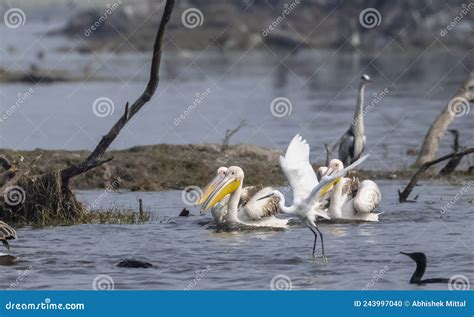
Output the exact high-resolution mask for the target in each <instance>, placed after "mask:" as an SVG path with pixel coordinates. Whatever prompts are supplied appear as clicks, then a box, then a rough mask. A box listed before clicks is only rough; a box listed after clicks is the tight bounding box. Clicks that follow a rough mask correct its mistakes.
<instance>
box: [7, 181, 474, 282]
mask: <svg viewBox="0 0 474 317" xmlns="http://www.w3.org/2000/svg"><path fill="white" fill-rule="evenodd" d="M400 186H401V185H400V184H393V183H390V182H381V189H382V192H383V195H384V200H383V205H382V207H381V209H382V211H383V212H384V214H383V216H382V217H381V222H380V223H361V224H354V223H352V224H351V223H344V224H342V223H341V224H330V223H321V224H320V228H321V230H322V232H323V233H324V235H325V245H326V253H327V254H328V256H329V264H328V265H327V266H324V265H322V263H321V262H320V263H319V264H318V265H316V266H313V264H312V260H311V246H312V241H313V240H312V239H313V236H312V234H311V233H310V232H309V231H308V230H307V229H306V228H304V227H299V226H296V227H292V228H290V229H288V230H286V231H284V232H232V233H225V232H219V233H217V232H215V231H214V230H212V229H210V228H209V226H208V225H203V223H206V221H205V220H209V217H210V215H206V216H199V212H198V210H197V209H193V208H191V211H192V213H193V214H194V215H195V216H192V217H188V218H179V217H176V215H177V214H178V213H179V211H180V210H181V209H182V207H183V203H182V201H181V198H180V197H181V194H180V192H177V191H169V192H161V193H141V192H133V193H131V192H120V193H110V194H109V195H107V196H106V197H105V199H104V200H102V207H103V208H107V207H110V206H112V205H118V206H124V207H135V208H136V206H138V198H142V199H143V201H144V205H145V209H148V210H149V211H151V212H152V213H153V215H154V217H153V219H155V220H153V221H151V222H150V223H147V224H144V225H79V226H71V227H55V228H44V229H31V228H23V229H20V230H18V236H19V240H17V241H14V242H12V249H11V253H12V254H15V255H18V256H20V257H21V258H22V261H21V262H20V263H18V264H17V265H16V266H13V267H0V274H1V276H2V279H1V280H0V288H8V287H10V284H11V283H14V282H15V281H16V279H17V278H18V276H21V275H22V274H24V272H25V270H27V269H28V268H29V267H30V266H31V269H30V271H29V273H28V274H27V277H26V278H25V279H24V280H22V282H21V283H19V284H18V285H17V286H16V288H18V289H71V288H72V289H91V288H92V282H93V280H94V278H95V277H96V276H97V275H99V274H107V275H109V276H111V277H112V278H113V280H114V283H115V288H116V289H184V288H186V287H188V285H189V283H191V282H192V281H193V280H194V279H195V278H196V276H198V275H199V274H200V272H202V271H203V270H205V269H207V268H208V269H207V273H206V274H205V276H203V277H202V278H201V279H199V282H198V283H196V285H195V286H194V289H269V288H270V281H271V279H272V278H273V277H274V276H275V275H278V274H284V275H287V276H288V277H289V278H290V279H291V281H292V285H293V287H294V288H295V289H308V288H310V289H362V288H364V287H365V286H366V285H367V284H368V283H369V282H370V281H371V280H372V279H373V278H374V277H373V276H374V274H375V273H377V272H380V271H381V270H384V273H383V274H382V275H383V276H382V277H380V278H377V280H376V281H375V283H374V285H373V286H372V288H373V289H447V287H446V285H443V284H431V285H426V286H422V287H419V286H413V285H409V284H408V283H407V282H408V280H409V278H410V276H411V274H412V273H413V270H414V263H413V262H412V261H411V260H410V259H408V258H407V257H405V256H401V255H399V254H398V252H399V251H402V250H403V251H408V252H410V251H422V252H425V253H426V254H427V256H428V262H429V265H428V270H427V273H426V276H427V277H448V278H449V277H450V276H452V275H454V274H463V275H465V276H467V277H468V278H469V279H470V280H471V281H472V280H473V278H474V270H473V266H472V261H473V256H472V252H471V249H470V242H472V237H471V233H470V228H471V224H472V221H473V220H474V219H473V214H472V212H468V211H470V210H472V202H471V203H469V197H462V198H461V199H460V200H459V201H457V202H456V204H455V205H454V207H453V208H452V209H451V210H449V211H448V212H446V213H445V214H441V213H440V212H439V210H440V209H441V207H442V206H444V205H445V204H446V203H447V199H448V198H450V197H454V195H455V194H456V193H457V192H458V191H459V188H458V187H451V186H445V185H435V186H427V187H424V188H422V189H419V191H420V192H421V195H420V199H421V201H420V202H419V203H414V204H403V205H400V204H398V203H397V197H396V189H397V188H399V187H400ZM101 193H102V192H101V191H85V192H80V193H79V194H80V197H81V199H84V200H86V201H88V202H92V201H94V200H95V199H96V198H97V196H98V195H100V194H101ZM441 197H443V198H441ZM423 201H432V202H433V203H431V204H426V203H424V202H423ZM431 207H433V208H435V209H437V210H432V208H431ZM166 217H170V218H171V221H160V220H159V219H163V218H166ZM318 252H319V254H320V250H318ZM129 257H132V258H136V259H141V260H144V261H148V262H150V263H152V264H153V265H154V268H151V269H126V268H118V267H116V266H115V264H116V263H117V262H119V261H120V260H122V259H124V258H129ZM374 272H375V273H374Z"/></svg>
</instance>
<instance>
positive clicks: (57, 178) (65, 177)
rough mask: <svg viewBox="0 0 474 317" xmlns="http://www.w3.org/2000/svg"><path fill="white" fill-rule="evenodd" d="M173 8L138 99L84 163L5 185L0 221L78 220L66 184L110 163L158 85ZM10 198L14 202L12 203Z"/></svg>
mask: <svg viewBox="0 0 474 317" xmlns="http://www.w3.org/2000/svg"><path fill="white" fill-rule="evenodd" d="M173 7H174V0H167V1H166V4H165V8H164V11H163V16H162V19H161V22H160V26H159V28H158V32H157V34H156V38H155V43H154V46H153V57H152V60H151V70H150V79H149V81H148V84H147V86H146V88H145V90H144V92H143V93H142V94H141V96H140V97H139V98H138V99H137V100H136V101H135V102H134V103H133V104H132V105H131V106H130V107H129V104H128V103H127V104H126V105H125V111H124V114H123V115H122V117H121V118H120V119H119V120H118V121H117V122H116V123H115V124H114V126H113V127H112V128H111V129H110V130H109V132H108V133H107V134H106V135H104V136H103V137H102V139H101V140H100V142H99V144H98V145H97V146H96V148H95V149H94V150H93V151H92V153H91V154H90V155H89V156H88V157H87V158H86V159H85V160H84V161H82V162H80V163H78V164H75V165H73V166H70V167H67V168H65V169H62V170H60V171H56V172H52V173H46V174H44V175H38V176H36V177H24V176H22V175H20V176H18V177H14V178H13V179H12V180H11V181H10V182H7V184H4V186H3V188H2V189H3V193H4V195H2V196H0V218H3V219H5V220H9V221H11V222H17V223H18V222H19V223H34V222H35V221H37V220H38V219H39V218H45V217H46V218H52V217H54V219H58V218H59V219H66V220H78V221H80V219H81V216H84V213H85V212H86V209H85V208H84V206H83V205H82V204H81V203H80V202H79V201H78V200H77V198H76V196H75V195H74V193H73V192H72V191H71V190H70V188H69V182H70V180H71V179H72V178H73V177H75V176H78V175H80V174H83V173H86V172H87V171H89V170H91V169H93V168H96V167H98V166H100V165H102V164H104V163H107V162H109V161H110V160H112V157H110V158H106V159H102V157H103V156H104V154H105V152H106V151H107V149H108V147H109V146H110V144H111V143H112V142H113V141H114V140H115V138H116V137H117V136H118V135H119V133H120V131H121V130H122V128H123V127H124V126H125V124H126V123H127V122H128V121H130V119H131V118H132V117H133V116H134V115H135V114H136V113H137V112H138V111H140V109H141V108H142V107H143V106H144V105H145V104H146V103H147V102H148V101H149V100H150V99H151V97H152V96H153V94H154V93H155V90H156V88H157V86H158V82H159V76H158V72H159V68H160V62H161V53H162V48H163V39H164V34H165V29H166V25H167V24H168V22H169V20H170V17H171V12H172V11H173ZM13 190H15V192H13ZM12 193H13V194H15V195H12ZM11 197H13V198H16V199H15V200H14V201H12V199H11ZM18 198H19V199H18Z"/></svg>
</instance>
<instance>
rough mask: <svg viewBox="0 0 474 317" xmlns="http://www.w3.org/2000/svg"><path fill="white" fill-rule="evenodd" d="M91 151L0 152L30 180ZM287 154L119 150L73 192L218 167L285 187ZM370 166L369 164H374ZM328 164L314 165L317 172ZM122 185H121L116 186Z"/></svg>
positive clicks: (170, 184) (203, 173)
mask: <svg viewBox="0 0 474 317" xmlns="http://www.w3.org/2000/svg"><path fill="white" fill-rule="evenodd" d="M89 153H90V152H89V151H64V150H41V149H36V150H32V151H14V150H9V149H0V155H3V156H6V157H7V158H8V159H9V160H10V161H12V162H19V161H20V159H21V157H23V162H22V163H21V164H20V165H19V167H20V169H22V168H24V167H27V166H28V167H30V168H31V171H30V175H31V176H33V175H38V174H42V173H45V172H47V171H52V170H59V169H61V168H64V167H66V166H70V165H71V164H74V163H78V162H79V161H80V160H81V159H84V158H85V157H86V156H87V155H88V154H89ZM280 154H282V150H277V149H269V148H264V147H259V146H256V145H247V144H238V145H231V146H230V147H229V148H228V149H227V150H226V151H225V152H221V151H220V145H217V144H199V145H195V144H188V145H173V144H158V145H147V146H136V147H132V148H130V149H125V150H114V151H110V152H109V153H108V157H110V156H113V157H114V159H113V160H112V161H111V162H109V163H107V164H105V165H104V166H101V167H99V168H96V169H94V170H92V171H90V172H88V173H86V174H84V175H81V176H79V177H77V178H75V179H74V180H73V182H72V184H71V185H72V187H73V188H74V189H79V190H86V189H103V188H109V187H111V186H113V188H114V189H125V190H132V191H164V190H172V189H176V190H181V189H183V188H185V187H187V186H200V187H202V186H204V185H205V184H206V183H207V182H208V181H209V179H210V178H211V177H212V176H213V175H214V173H215V170H217V168H218V167H219V166H230V165H238V166H240V167H242V168H243V169H244V171H245V174H246V175H245V184H248V185H265V186H285V183H286V179H285V178H284V175H283V173H282V172H281V169H280V167H279V165H278V157H279V155H280ZM369 161H370V159H369ZM322 163H323V162H317V163H314V164H313V166H314V167H315V168H316V167H318V166H320V165H321V164H322ZM364 165H365V166H363V167H362V169H360V170H358V171H357V172H355V173H354V174H351V176H355V177H359V178H360V179H366V178H370V179H373V180H382V179H385V180H407V181H408V180H409V179H410V178H411V176H412V175H413V173H414V172H415V171H414V170H413V169H403V170H395V171H383V170H382V171H378V170H367V168H368V167H370V162H369V163H366V164H364ZM437 171H438V169H436V168H435V169H433V170H429V171H428V172H427V173H426V175H425V176H424V179H432V178H433V176H435V175H436V172H437ZM471 178H472V175H469V173H468V172H467V171H457V172H455V173H453V174H452V175H451V176H449V177H443V178H439V177H436V178H435V179H439V180H443V181H447V182H449V183H452V184H462V183H463V182H465V181H468V180H469V179H471ZM117 180H119V182H118V183H117Z"/></svg>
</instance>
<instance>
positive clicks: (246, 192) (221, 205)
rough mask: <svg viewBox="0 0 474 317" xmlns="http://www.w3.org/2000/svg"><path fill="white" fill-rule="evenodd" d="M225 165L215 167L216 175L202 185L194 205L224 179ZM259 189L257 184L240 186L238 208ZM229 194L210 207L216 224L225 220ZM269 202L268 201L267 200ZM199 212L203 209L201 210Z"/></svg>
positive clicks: (203, 199)
mask: <svg viewBox="0 0 474 317" xmlns="http://www.w3.org/2000/svg"><path fill="white" fill-rule="evenodd" d="M226 171H227V167H225V166H221V167H219V168H218V169H217V173H216V175H215V176H214V177H213V178H212V179H211V180H210V181H209V183H208V184H207V185H206V186H205V187H204V189H203V191H202V195H201V197H200V198H199V199H198V201H197V202H196V205H202V204H203V203H204V202H205V201H206V199H207V198H208V197H209V196H210V195H211V194H212V192H213V191H214V190H215V189H216V187H217V185H218V184H219V183H220V182H221V181H222V180H223V179H224V177H225V175H226V174H225V173H226ZM260 189H262V188H259V187H257V186H246V187H243V188H242V192H241V195H240V200H239V208H240V207H242V206H244V205H245V204H247V203H248V201H249V200H250V198H251V197H253V196H254V195H255V194H256V193H257V192H258V191H259V190H260ZM229 198H230V195H226V196H225V197H224V198H223V199H222V200H220V201H219V202H218V203H217V204H216V205H214V206H213V207H212V208H211V215H212V218H213V219H214V220H215V222H216V223H218V224H223V223H224V222H225V220H226V214H227V209H228V206H227V204H228V203H229ZM269 202H270V201H269ZM201 213H205V211H203V210H201Z"/></svg>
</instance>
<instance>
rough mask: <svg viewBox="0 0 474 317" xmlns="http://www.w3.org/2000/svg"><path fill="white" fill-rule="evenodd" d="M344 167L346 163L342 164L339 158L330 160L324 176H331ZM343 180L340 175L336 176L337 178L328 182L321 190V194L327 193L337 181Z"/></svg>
mask: <svg viewBox="0 0 474 317" xmlns="http://www.w3.org/2000/svg"><path fill="white" fill-rule="evenodd" d="M343 169H344V164H342V162H341V161H340V160H338V159H332V160H331V161H330V162H329V166H328V167H327V169H326V172H325V173H324V174H323V176H331V175H332V174H333V173H337V172H340V171H342V170H343ZM340 180H341V178H340V177H338V178H336V179H335V180H333V181H332V182H330V183H329V184H327V185H326V186H325V187H324V188H323V189H322V190H321V196H323V195H325V194H326V193H327V192H328V191H329V190H330V189H331V188H332V186H333V185H334V184H336V183H337V182H339V181H340Z"/></svg>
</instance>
